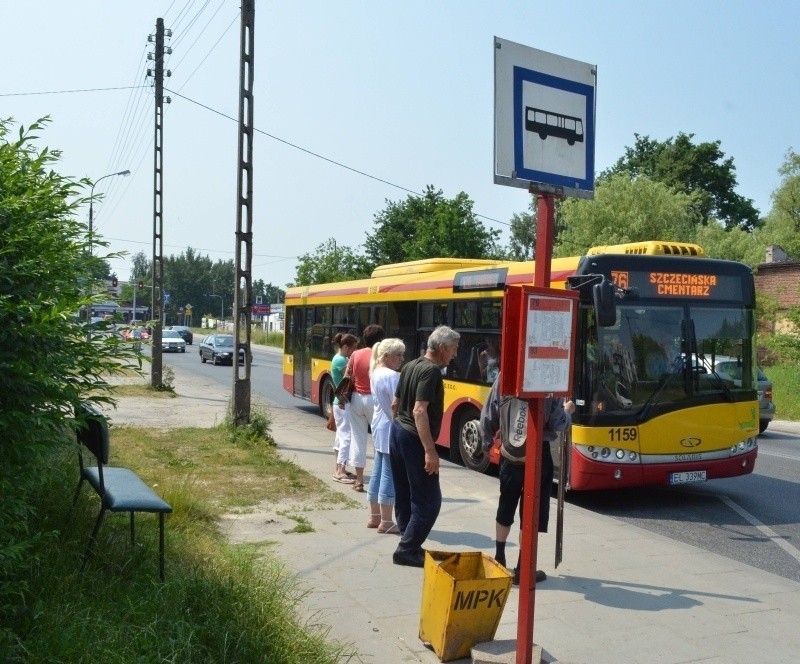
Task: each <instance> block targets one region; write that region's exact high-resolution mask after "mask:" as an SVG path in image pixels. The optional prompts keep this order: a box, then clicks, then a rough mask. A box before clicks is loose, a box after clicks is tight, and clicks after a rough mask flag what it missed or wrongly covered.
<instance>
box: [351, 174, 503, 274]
mask: <svg viewBox="0 0 800 664" xmlns="http://www.w3.org/2000/svg"><path fill="white" fill-rule="evenodd" d="M472 206H473V202H472V200H471V199H470V198H469V196H467V195H466V194H465V193H464V192H461V193H459V194H458V195H457V196H456V197H455V198H452V199H447V198H445V197H444V194H443V193H442V191H441V190H436V189H434V188H433V187H432V186H431V185H428V186H427V187H426V188H425V193H424V194H423V195H422V196H415V195H409V196H408V197H407V198H406V200H405V201H401V202H394V201H388V202H387V206H386V208H385V209H384V210H382V211H381V212H379V213H377V214H376V215H375V218H374V223H375V230H374V232H373V233H372V235H370V236H369V237H368V238H367V239H366V241H365V242H364V253H365V255H366V258H367V260H368V261H369V262H370V264H371V265H372V266H377V265H385V264H387V263H401V262H403V261H410V260H419V259H423V258H434V257H444V258H448V257H449V258H487V257H490V256H495V255H497V253H498V247H497V238H498V236H499V235H500V233H499V231H494V230H487V229H486V227H485V226H484V225H483V224H482V223H481V222H480V221H479V220H478V218H477V217H476V216H475V214H474V213H473V211H472Z"/></svg>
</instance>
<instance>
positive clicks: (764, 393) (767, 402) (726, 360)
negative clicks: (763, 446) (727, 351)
mask: <svg viewBox="0 0 800 664" xmlns="http://www.w3.org/2000/svg"><path fill="white" fill-rule="evenodd" d="M714 369H715V370H716V372H717V373H718V374H725V375H726V376H728V377H729V378H730V379H731V380H732V381H733V384H734V385H741V384H742V365H741V362H740V361H739V360H738V359H737V358H735V357H717V358H715V360H714ZM757 372H758V432H759V433H764V431H765V430H766V428H767V426H768V425H769V423H770V422H771V421H772V419H773V418H774V417H775V404H774V403H773V402H772V382H771V381H770V379H769V378H767V377H766V376H765V375H764V372H763V371H761V367H758V370H757Z"/></svg>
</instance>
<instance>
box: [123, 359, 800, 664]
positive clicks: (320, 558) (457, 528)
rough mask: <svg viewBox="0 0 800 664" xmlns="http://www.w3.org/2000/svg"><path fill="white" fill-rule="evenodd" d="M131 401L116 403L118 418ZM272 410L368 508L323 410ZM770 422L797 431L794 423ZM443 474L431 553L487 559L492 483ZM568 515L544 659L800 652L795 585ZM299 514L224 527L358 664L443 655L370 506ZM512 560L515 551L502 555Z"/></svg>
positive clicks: (509, 611)
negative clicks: (422, 622)
mask: <svg viewBox="0 0 800 664" xmlns="http://www.w3.org/2000/svg"><path fill="white" fill-rule="evenodd" d="M175 373H176V376H175V387H176V391H177V392H178V394H179V397H178V399H179V400H183V402H184V403H185V404H191V403H193V401H192V400H195V401H196V400H198V399H200V400H205V408H206V409H208V408H209V407H212V406H209V404H216V405H215V406H213V407H216V408H219V409H220V410H219V417H217V418H215V419H216V421H219V420H221V419H222V416H223V414H224V409H225V404H226V403H227V397H228V394H227V392H225V391H224V390H222V389H217V390H216V393H214V388H213V387H211V386H208V385H202V384H200V383H198V382H197V381H196V380H193V379H191V378H190V377H189V375H188V374H184V373H182V372H179V371H177V370H176V372H175ZM128 401H130V400H128V399H126V400H123V403H121V404H120V409H119V411H118V413H117V417H118V418H119V419H120V420H121V421H124V420H125V417H124V412H125V410H126V403H127V402H128ZM172 410H173V411H176V410H178V408H173V409H172ZM271 412H272V415H273V434H274V436H275V438H276V440H277V441H278V447H279V449H280V451H281V453H282V455H283V456H284V457H285V458H287V459H290V460H292V461H294V462H296V463H297V464H299V465H300V466H302V467H304V468H306V469H307V470H308V471H309V472H311V473H313V474H315V475H317V476H318V477H320V478H321V479H322V480H324V481H326V482H328V483H329V484H330V485H331V486H332V487H333V488H335V489H337V490H340V491H342V492H345V493H346V494H347V495H350V496H352V497H353V498H354V499H356V500H358V501H360V502H362V503H365V502H366V498H365V497H364V494H357V493H355V492H353V491H352V489H351V488H350V487H349V486H347V485H340V484H336V483H334V482H332V481H331V472H332V467H333V461H334V460H333V453H332V450H331V443H332V434H331V433H330V432H328V431H326V430H325V428H324V422H323V420H322V419H321V418H319V417H315V416H312V415H308V414H307V413H304V412H302V411H299V410H298V409H296V408H278V407H273V408H272V409H271ZM114 417H115V416H114V415H113V414H112V418H114ZM164 417H165V418H168V415H165V416H164ZM166 425H167V423H166V420H165V426H166ZM770 427H771V428H774V429H775V430H779V431H789V432H792V433H794V432H798V433H800V425H797V424H795V423H782V422H778V421H776V422H774V423H773V424H771V425H770ZM370 465H371V464H368V467H367V471H369V468H370ZM441 481H442V492H443V495H444V503H443V506H442V512H441V515H440V517H439V520H438V521H437V524H436V528H435V529H434V531H433V533H432V534H431V537H430V539H429V540H428V542H427V547H428V548H430V549H435V550H449V551H474V550H480V551H484V552H486V553H490V554H491V553H493V552H494V545H493V533H494V510H495V506H496V499H497V479H496V478H494V477H489V476H484V475H478V474H476V473H473V472H471V471H468V470H466V469H464V468H462V467H459V466H456V465H453V464H450V463H448V462H443V464H442V471H441ZM553 505H555V502H553ZM565 515H566V516H565V544H564V562H563V563H562V564H561V565H560V566H559V568H558V569H557V570H554V569H553V564H552V558H553V550H554V537H553V535H552V534H545V535H543V536H542V537H541V538H540V543H539V565H538V567H540V568H542V569H545V570H546V571H547V572H548V575H549V578H548V579H547V581H546V582H544V583H542V584H540V585H539V586H538V587H537V593H536V613H535V623H534V641H535V642H536V643H537V644H541V645H542V646H543V648H544V660H545V661H548V662H552V661H559V662H562V663H566V662H571V663H573V664H604V663H609V664H611V663H612V662H613V663H614V664H643V663H648V664H649V663H651V662H654V663H664V664H678V663H684V662H703V663H704V664H723V663H731V664H738V663H742V664H745V663H746V664H753V663H758V662H766V661H769V662H787V663H788V662H794V661H797V660H798V658H800V630H799V629H798V625H800V584H797V583H794V582H792V581H789V580H787V579H785V578H783V577H779V576H776V575H773V574H770V573H768V572H764V571H762V570H760V569H756V568H754V567H750V566H748V565H745V564H743V563H739V562H736V561H734V560H730V559H728V558H724V557H722V556H718V555H715V554H712V553H708V552H706V551H704V550H703V549H700V548H697V547H693V546H690V545H687V544H682V543H680V542H675V541H673V540H670V539H668V538H666V537H661V536H659V535H656V534H653V533H651V532H649V531H647V530H643V529H640V528H637V527H635V526H631V525H628V524H625V523H622V522H620V521H618V520H616V519H613V518H610V517H604V516H602V515H598V514H595V513H592V512H589V511H587V510H583V509H581V508H579V507H575V506H573V505H571V504H567V505H565ZM306 516H307V517H308V518H309V520H310V521H311V523H312V525H313V527H314V532H312V533H305V534H297V533H292V534H285V533H283V532H282V531H283V530H284V529H286V528H287V526H288V527H291V526H290V524H289V522H287V524H285V525H284V524H281V523H280V522H279V521H276V520H275V519H274V514H271V513H269V511H268V510H266V511H265V512H263V513H260V512H257V513H253V514H247V515H240V516H235V517H233V516H232V517H230V518H228V519H226V520H225V522H224V525H223V527H224V529H225V530H226V531H227V532H228V534H229V536H230V537H231V538H232V539H233V540H235V541H269V542H275V546H274V551H275V553H276V555H277V556H278V557H279V558H281V559H282V560H283V561H284V562H285V564H286V565H287V569H289V570H291V571H293V572H294V573H296V574H297V576H298V578H299V579H300V580H301V583H302V584H303V585H304V586H305V587H306V588H307V589H308V590H309V594H308V596H307V597H306V599H305V601H304V605H303V606H304V610H305V612H306V615H307V616H309V618H310V621H311V622H312V623H315V624H321V625H329V626H330V636H331V637H332V638H336V639H339V640H342V641H346V642H350V643H352V644H353V645H354V647H355V649H356V650H357V652H358V653H359V658H358V659H357V660H356V661H359V662H370V663H372V662H374V663H375V664H400V663H407V662H423V663H427V662H430V663H433V662H438V661H439V659H438V657H437V656H436V655H435V654H434V653H433V652H432V651H431V650H430V649H429V648H427V647H426V646H425V645H424V644H422V643H421V642H420V641H419V639H418V628H419V607H420V597H421V588H422V576H423V574H422V570H419V569H414V568H407V567H398V566H396V565H393V564H392V563H391V552H392V551H393V550H394V547H395V546H396V543H397V536H392V535H379V534H377V533H376V532H375V530H371V529H368V528H366V520H367V516H368V509H367V507H366V504H364V506H363V507H362V508H360V509H334V510H321V511H313V512H307V513H306ZM551 523H552V524H554V523H555V518H554V516H553V518H552V519H551ZM551 530H554V528H552V529H551ZM516 555H517V551H516V550H514V549H513V548H512V549H510V551H509V560H512V561H513V560H515V559H516ZM517 603H518V592H517V590H516V589H513V590H512V591H511V595H510V597H509V600H508V602H507V604H506V607H505V611H504V613H503V617H502V621H501V624H500V627H499V629H498V633H497V636H496V639H498V640H501V639H502V640H506V639H507V640H514V639H515V637H516V619H517ZM469 661H470V660H469V659H465V660H459V662H469ZM512 661H513V660H512Z"/></svg>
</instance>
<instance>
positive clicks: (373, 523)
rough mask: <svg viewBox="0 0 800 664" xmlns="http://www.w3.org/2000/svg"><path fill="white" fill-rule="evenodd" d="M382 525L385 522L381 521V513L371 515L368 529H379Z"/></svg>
mask: <svg viewBox="0 0 800 664" xmlns="http://www.w3.org/2000/svg"><path fill="white" fill-rule="evenodd" d="M382 523H383V521H381V513H380V512H378V513H377V514H370V515H369V521H367V528H377V527H378V526H379V525H380V524H382Z"/></svg>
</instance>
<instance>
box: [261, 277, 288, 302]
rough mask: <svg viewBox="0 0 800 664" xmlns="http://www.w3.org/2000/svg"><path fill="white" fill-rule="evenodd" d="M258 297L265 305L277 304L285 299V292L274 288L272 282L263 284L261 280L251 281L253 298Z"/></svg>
mask: <svg viewBox="0 0 800 664" xmlns="http://www.w3.org/2000/svg"><path fill="white" fill-rule="evenodd" d="M257 295H260V296H261V297H262V298H263V299H264V303H265V304H277V303H279V302H283V301H284V300H285V299H286V291H285V290H283V289H282V288H278V287H277V286H274V285H273V284H272V282H270V283H268V284H267V283H264V280H263V279H256V280H254V281H253V297H255V296H257Z"/></svg>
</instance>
